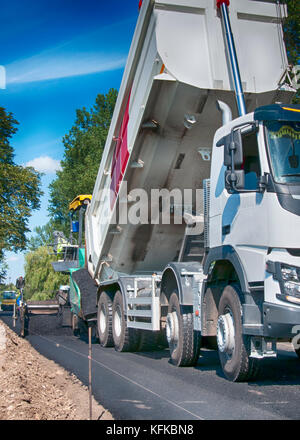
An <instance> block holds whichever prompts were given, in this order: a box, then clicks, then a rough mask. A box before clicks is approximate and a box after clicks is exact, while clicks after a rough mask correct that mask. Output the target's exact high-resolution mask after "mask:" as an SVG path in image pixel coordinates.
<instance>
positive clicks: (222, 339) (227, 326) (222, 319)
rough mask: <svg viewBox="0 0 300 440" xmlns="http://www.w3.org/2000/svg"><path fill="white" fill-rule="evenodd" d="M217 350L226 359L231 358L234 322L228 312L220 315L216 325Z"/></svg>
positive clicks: (233, 345)
mask: <svg viewBox="0 0 300 440" xmlns="http://www.w3.org/2000/svg"><path fill="white" fill-rule="evenodd" d="M217 343H218V349H219V351H220V352H221V353H223V354H225V355H226V356H227V357H231V356H232V354H233V352H234V348H235V330H234V320H233V316H232V313H231V312H230V311H228V312H226V313H225V314H224V315H220V316H219V318H218V325H217Z"/></svg>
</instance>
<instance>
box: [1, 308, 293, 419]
mask: <svg viewBox="0 0 300 440" xmlns="http://www.w3.org/2000/svg"><path fill="white" fill-rule="evenodd" d="M0 319H2V320H3V321H4V322H5V323H6V324H8V325H9V326H10V327H12V318H11V313H7V312H6V313H4V312H0ZM16 330H17V327H16ZM65 333H66V334H64V335H51V334H44V335H37V334H30V335H29V336H27V339H28V340H29V342H30V343H31V344H32V345H33V347H34V348H35V349H36V350H37V351H39V352H40V353H41V354H42V355H43V356H45V357H47V358H48V359H52V360H54V361H55V362H56V363H57V364H59V365H61V366H62V367H64V368H65V369H66V370H68V371H69V372H70V373H74V374H75V375H76V376H77V377H78V378H79V379H80V380H81V381H82V382H83V383H84V384H85V385H87V384H88V371H89V370H88V341H87V337H85V336H83V337H81V338H77V337H75V336H73V335H71V334H68V332H65ZM281 348H283V349H279V353H278V358H277V359H267V360H264V369H263V372H262V374H261V376H260V378H259V379H258V380H257V381H256V382H251V383H250V382H249V383H232V382H229V381H228V380H226V379H225V378H224V376H223V373H222V370H221V368H220V365H219V361H218V354H217V352H215V351H212V350H203V351H202V353H201V356H200V358H199V361H198V364H197V366H196V367H193V368H177V367H175V366H173V365H172V364H170V362H169V353H168V350H167V349H166V350H161V351H157V352H143V353H117V352H116V351H115V350H114V349H113V348H106V349H105V348H102V347H101V346H100V345H99V344H97V343H94V344H93V345H92V390H93V395H94V397H95V398H96V400H97V401H99V402H100V403H101V404H102V405H103V406H104V407H105V408H106V409H108V410H109V411H110V412H111V413H112V415H113V416H114V418H115V419H116V420H203V419H206V420H211V419H213V420H217V419H221V420H247V419H248V420H249V419H250V420H284V419H292V420H299V419H300V411H299V404H300V397H299V396H300V360H299V359H298V357H297V356H296V354H295V353H294V352H293V351H292V347H291V346H290V345H289V344H282V345H281Z"/></svg>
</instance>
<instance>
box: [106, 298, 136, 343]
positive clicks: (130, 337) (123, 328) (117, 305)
mask: <svg viewBox="0 0 300 440" xmlns="http://www.w3.org/2000/svg"><path fill="white" fill-rule="evenodd" d="M112 333H113V340H114V345H115V350H116V351H137V348H138V343H139V332H137V331H135V329H132V328H128V327H127V323H126V319H125V314H124V307H123V297H122V294H121V292H120V291H117V292H116V294H115V297H114V301H113V306H112Z"/></svg>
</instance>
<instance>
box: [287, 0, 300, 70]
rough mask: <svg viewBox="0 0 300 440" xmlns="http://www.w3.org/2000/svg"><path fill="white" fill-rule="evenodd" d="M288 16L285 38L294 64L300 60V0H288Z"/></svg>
mask: <svg viewBox="0 0 300 440" xmlns="http://www.w3.org/2000/svg"><path fill="white" fill-rule="evenodd" d="M286 4H287V9H288V17H287V18H286V19H285V20H284V23H283V30H284V39H285V44H286V49H287V54H288V58H289V63H290V64H292V65H296V64H299V61H300V3H299V0H286Z"/></svg>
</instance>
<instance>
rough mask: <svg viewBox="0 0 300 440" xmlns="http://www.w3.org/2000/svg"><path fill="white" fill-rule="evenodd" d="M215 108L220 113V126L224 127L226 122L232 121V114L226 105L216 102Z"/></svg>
mask: <svg viewBox="0 0 300 440" xmlns="http://www.w3.org/2000/svg"><path fill="white" fill-rule="evenodd" d="M217 108H218V110H219V111H220V112H222V125H226V124H228V122H230V121H232V113H231V109H230V107H229V105H228V104H225V102H223V101H219V100H218V101H217Z"/></svg>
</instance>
